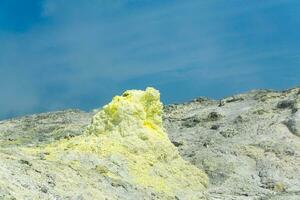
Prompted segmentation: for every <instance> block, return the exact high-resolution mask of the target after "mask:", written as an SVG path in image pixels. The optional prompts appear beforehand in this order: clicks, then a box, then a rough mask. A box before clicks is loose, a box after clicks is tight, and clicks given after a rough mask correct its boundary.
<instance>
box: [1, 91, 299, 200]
mask: <svg viewBox="0 0 300 200" xmlns="http://www.w3.org/2000/svg"><path fill="white" fill-rule="evenodd" d="M125 96H127V95H125ZM299 109H300V89H299V88H294V89H290V90H287V91H283V92H277V91H271V90H257V91H251V92H248V93H245V94H240V95H236V96H232V97H228V98H225V99H222V100H221V101H217V100H210V99H207V98H198V99H195V100H193V101H191V102H187V103H184V104H173V105H168V106H165V108H164V115H163V125H164V127H165V129H166V131H167V133H168V136H169V138H170V140H171V141H172V143H173V144H174V146H176V147H177V149H178V151H179V154H180V155H181V156H182V157H183V159H185V160H186V161H189V162H190V163H192V164H193V165H195V166H196V167H198V168H199V171H198V170H195V169H194V168H193V167H192V166H190V165H189V164H188V163H185V162H184V161H181V158H180V156H179V157H178V158H177V159H179V160H178V161H175V162H174V161H173V160H174V159H170V158H171V157H172V156H168V155H169V154H168V153H167V154H166V155H167V156H166V158H167V159H166V160H165V161H162V160H161V161H159V162H157V161H156V163H158V165H156V166H159V167H157V168H158V169H159V173H156V174H155V176H157V177H160V180H163V179H167V178H169V179H168V180H170V181H169V182H168V181H167V183H166V184H165V186H166V187H167V188H169V189H168V191H169V192H166V191H165V190H161V191H159V190H158V188H160V187H157V188H155V187H154V185H155V184H156V183H157V182H156V181H157V179H155V180H150V181H146V182H143V181H141V182H139V181H135V180H136V179H134V176H132V174H134V173H132V172H128V169H129V171H130V169H131V170H132V169H134V170H133V171H135V172H137V171H138V172H139V173H140V172H141V171H139V169H137V168H135V167H134V166H138V165H135V164H134V163H135V162H139V161H140V160H142V161H141V162H142V163H143V165H145V163H144V160H143V159H142V157H137V158H136V157H135V156H133V155H135V154H127V153H128V152H127V151H129V152H132V151H133V149H132V148H131V147H130V148H127V149H126V152H127V153H125V154H126V155H131V158H133V159H137V160H135V162H133V163H131V164H130V166H129V167H128V166H127V165H128V161H126V162H120V159H119V158H118V157H117V158H116V156H111V154H109V156H107V155H103V154H98V153H95V152H97V149H93V148H92V146H89V148H88V149H87V150H86V149H84V150H83V149H82V148H81V147H82V146H80V145H81V144H85V145H83V146H86V144H91V141H95V140H96V141H97V139H95V138H93V137H94V136H93V137H91V138H90V139H84V138H85V137H84V135H85V134H87V131H86V130H90V129H86V128H87V126H89V125H90V123H91V119H92V117H93V116H94V115H95V114H96V113H98V114H99V112H98V111H95V112H91V113H86V112H82V111H79V110H66V111H60V112H53V113H45V114H39V115H31V116H26V117H21V118H17V119H11V120H5V121H2V122H0V147H1V148H0V199H23V198H24V197H26V195H27V199H92V198H95V196H97V197H99V198H98V199H105V198H106V199H193V198H194V199H197V198H208V199H241V200H242V199H245V200H246V199H258V200H263V199H274V200H275V199H278V200H279V199H282V200H283V199H291V200H293V199H295V200H296V199H300V178H299V177H300V110H299ZM100 112H101V111H100ZM96 116H97V115H96ZM98 116H99V115H98ZM100 118H103V117H100ZM93 121H95V120H93ZM129 124H130V123H129ZM127 125H128V124H127ZM122 127H123V128H122ZM125 129H126V128H125ZM125 129H124V126H123V125H122V126H121V127H120V128H119V130H125ZM138 129H139V128H138ZM93 130H94V129H93ZM97 130H99V129H97ZM119 130H118V131H117V133H120V132H119ZM133 130H136V129H133ZM96 132H97V131H96ZM100 132H101V131H100ZM131 132H132V131H131ZM91 135H97V134H91ZM100 135H101V134H100ZM116 135H117V136H118V134H116ZM118 137H119V136H118ZM118 137H116V138H117V140H118V141H119V139H118ZM130 137H135V136H130ZM140 138H143V137H140ZM147 138H148V137H147ZM135 139H136V138H135ZM144 139H145V138H144ZM101 140H103V138H101V139H100V140H99V141H101ZM62 141H66V142H63V145H62ZM70 141H71V142H70ZM138 141H139V140H138ZM150 141H152V139H150ZM164 141H166V142H164V143H163V144H166V147H164V145H162V147H159V148H161V149H165V148H166V149H169V148H171V149H172V146H171V145H170V144H169V143H168V142H167V141H168V140H164ZM97 142H98V141H97ZM53 144H55V145H53ZM65 144H68V145H65ZM75 144H77V147H78V144H80V145H79V147H80V148H77V147H76V148H75V147H74V145H75ZM156 144H158V143H156ZM131 145H134V144H131ZM75 146H76V145H75ZM150 146H151V145H150ZM47 148H48V150H49V148H50V149H51V151H50V150H49V151H45V149H47ZM139 148H141V147H139ZM148 148H149V146H147V148H146V151H147V152H150V154H149V155H158V154H157V153H158V152H155V151H154V149H156V148H158V147H156V148H154V149H151V148H150V149H148ZM28 149H34V151H30V150H28ZM57 149H59V150H58V151H56V153H54V154H53V151H55V150H57ZM91 149H92V150H91ZM108 149H110V148H107V150H108ZM110 150H111V149H110ZM115 151H116V150H112V151H109V152H110V153H112V152H115ZM173 151H174V152H175V154H176V151H177V150H176V149H174V150H173ZM74 152H75V153H74ZM82 152H85V153H82ZM166 152H169V151H166ZM122 153H124V151H122ZM52 155H54V156H52ZM141 155H142V154H141ZM141 155H140V156H141ZM149 155H148V156H149ZM105 156H106V158H105V159H102V158H103V157H105ZM132 156H133V157H132ZM173 157H174V156H173ZM175 157H176V156H175ZM50 158H51V159H50ZM168 158H169V160H168ZM175 160H176V159H175ZM164 162H166V163H165V164H162V163H164ZM176 162H179V163H181V164H182V165H184V166H186V167H187V168H190V169H191V170H192V171H194V170H195V173H196V174H197V175H196V176H197V177H199V178H200V179H198V181H199V183H198V186H199V187H196V188H195V187H193V186H192V187H190V185H189V184H184V182H186V183H187V182H188V180H186V178H187V177H188V179H189V178H190V177H193V176H192V175H191V174H186V175H184V173H187V172H185V170H183V171H182V173H183V174H182V175H180V176H177V177H179V178H175V179H174V177H170V174H169V172H170V171H169V172H168V170H167V169H168V166H170V168H174V167H175V168H174V169H177V168H176V164H174V163H176ZM78 163H80V164H78ZM82 163H83V164H82ZM129 163H130V162H129ZM181 164H180V165H181ZM97 166H100V167H97ZM201 169H203V170H204V171H205V173H206V174H207V175H208V177H209V185H208V190H207V192H205V181H204V182H203V180H205V178H204V177H205V175H203V173H202V172H201ZM171 171H172V170H171ZM173 171H174V170H173ZM175 171H176V170H175ZM118 172H120V173H119V174H118ZM142 172H143V173H145V171H142ZM109 173H111V174H110V176H109V175H107V174H109ZM139 173H137V174H139ZM143 173H142V174H143ZM180 173H181V172H180ZM191 173H193V172H191ZM116 174H117V175H118V178H116V177H115V175H116ZM130 174H131V175H130ZM180 177H181V179H180ZM148 178H149V177H148ZM148 178H147V179H148ZM203 178H204V179H203ZM192 179H193V178H192ZM179 180H182V183H181V181H179ZM196 180H197V178H196V179H194V180H191V185H193V184H194V181H196ZM173 184H175V186H174V185H173ZM178 187H182V190H181V191H180V192H178V193H177V194H175V193H176V192H175V191H177V190H178ZM170 188H171V189H170ZM192 188H194V189H192ZM33 194H34V195H35V196H34V195H33ZM22 195H23V196H22ZM24 195H25V196H24ZM195 195H198V197H197V196H195ZM202 195H203V196H202ZM205 196H206V197H205ZM100 197H102V198H100Z"/></svg>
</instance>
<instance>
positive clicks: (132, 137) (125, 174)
mask: <svg viewBox="0 0 300 200" xmlns="http://www.w3.org/2000/svg"><path fill="white" fill-rule="evenodd" d="M162 112H163V105H162V103H161V102H160V94H159V92H158V91H157V90H155V89H154V88H150V87H149V88H147V89H146V90H145V91H141V90H129V91H126V92H125V93H123V95H122V96H116V97H114V98H113V100H112V102H111V103H109V104H107V105H106V106H104V107H103V109H102V110H100V111H99V112H98V113H96V114H95V116H94V117H93V119H92V123H91V124H90V125H89V126H88V128H87V129H86V131H85V132H84V134H83V135H81V136H77V137H74V138H70V139H62V140H60V141H58V142H54V143H52V144H49V145H47V146H44V147H42V148H31V149H27V151H28V152H31V153H33V154H37V153H40V152H46V153H47V156H46V160H49V161H56V162H62V163H66V164H70V165H74V167H77V168H80V169H82V170H83V169H84V168H85V167H86V166H85V164H84V163H82V162H81V161H80V160H79V159H76V156H77V157H80V156H81V155H88V154H92V155H96V156H97V157H98V158H99V159H101V160H103V163H113V164H114V165H116V166H117V167H118V169H119V170H117V171H114V170H111V169H110V167H109V166H108V165H106V164H102V165H98V166H97V167H96V170H98V171H99V173H101V174H103V175H104V176H108V177H110V178H112V179H115V180H118V179H120V180H126V181H127V182H129V183H131V184H135V185H138V186H140V187H143V188H150V189H152V190H153V191H156V192H159V193H164V194H166V195H168V196H175V195H177V196H180V195H181V196H183V197H188V198H187V199H197V198H199V195H200V194H202V193H203V191H205V190H206V187H207V184H208V178H207V176H206V174H205V173H204V172H203V171H202V170H200V169H198V168H196V167H195V166H193V165H191V164H189V163H188V162H186V161H184V160H183V159H182V158H181V157H180V155H179V153H178V151H177V149H176V147H175V146H174V145H173V144H172V143H171V142H170V140H169V138H168V136H167V134H166V132H165V131H164V129H163V125H162ZM69 155H73V157H74V155H75V159H67V157H68V156H69ZM197 195H198V196H197ZM200 196H201V195H200Z"/></svg>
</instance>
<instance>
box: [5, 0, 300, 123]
mask: <svg viewBox="0 0 300 200" xmlns="http://www.w3.org/2000/svg"><path fill="white" fill-rule="evenodd" d="M299 9H300V1H298V0H265V1H261V0H253V1H245V0H210V1H199V0H177V1H176V0H172V1H171V0H157V1H154V0H89V1H86V0H74V1H73V0H26V1H25V0H0V44H1V45H0V90H1V94H2V95H1V98H0V119H4V118H10V117H14V116H19V115H24V114H31V113H37V112H45V111H54V110H61V109H66V108H80V109H83V110H90V109H93V108H97V107H100V106H102V105H104V104H105V103H107V102H109V101H110V99H111V98H112V96H114V95H116V94H120V93H121V92H122V91H123V90H126V89H144V88H145V87H147V86H154V87H156V88H157V89H159V90H160V91H161V93H162V100H163V102H164V103H167V104H168V103H173V102H183V101H186V100H190V99H192V98H195V97H198V96H208V97H211V98H221V97H224V96H229V95H232V94H236V93H239V92H244V91H248V90H251V89H257V88H270V89H285V88H289V87H294V86H297V85H299V83H300V34H299V33H300V12H299Z"/></svg>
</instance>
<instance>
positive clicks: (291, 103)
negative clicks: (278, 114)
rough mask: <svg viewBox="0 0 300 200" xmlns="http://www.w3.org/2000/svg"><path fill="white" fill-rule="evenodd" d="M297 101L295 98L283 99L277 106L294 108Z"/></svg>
mask: <svg viewBox="0 0 300 200" xmlns="http://www.w3.org/2000/svg"><path fill="white" fill-rule="evenodd" d="M295 103H296V102H295V101H294V100H283V101H280V102H278V104H277V108H279V109H286V108H293V107H294V105H295Z"/></svg>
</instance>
